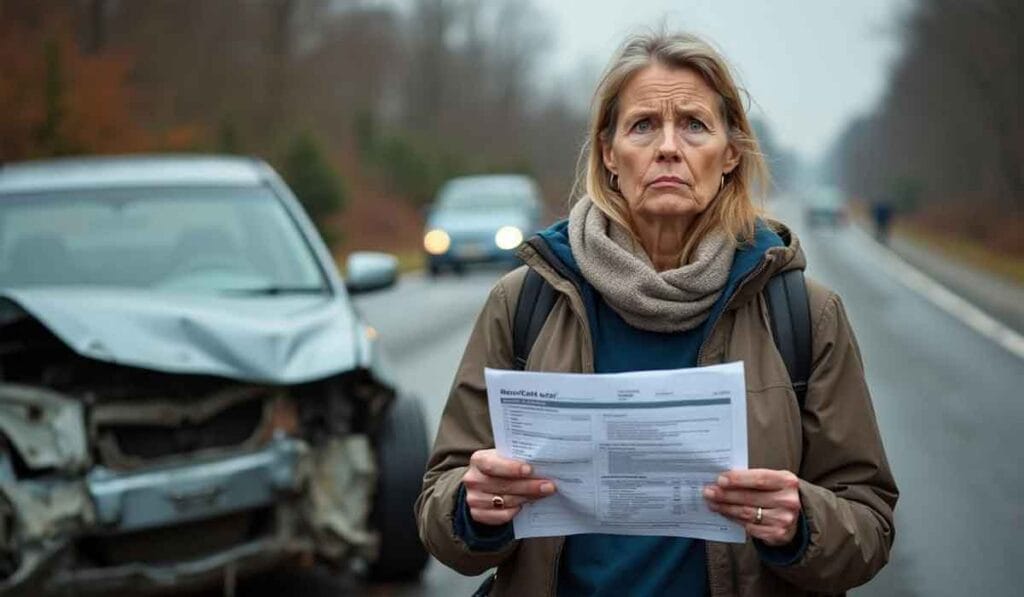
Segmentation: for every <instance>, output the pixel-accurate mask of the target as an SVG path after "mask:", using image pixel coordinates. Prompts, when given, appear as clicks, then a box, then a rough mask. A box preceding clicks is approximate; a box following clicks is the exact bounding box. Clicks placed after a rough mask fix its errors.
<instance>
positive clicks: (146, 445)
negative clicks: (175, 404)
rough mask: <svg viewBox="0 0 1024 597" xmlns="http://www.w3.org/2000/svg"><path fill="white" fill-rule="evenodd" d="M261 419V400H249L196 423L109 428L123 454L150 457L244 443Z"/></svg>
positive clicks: (254, 431)
mask: <svg viewBox="0 0 1024 597" xmlns="http://www.w3.org/2000/svg"><path fill="white" fill-rule="evenodd" d="M262 420H263V403H262V402H260V401H257V400H249V401H247V402H243V403H241V404H236V405H235V406H232V407H230V408H228V409H226V410H224V411H223V412H221V413H219V414H217V415H214V416H213V417H212V418H210V419H208V420H206V421H203V422H202V423H198V424H188V423H184V424H182V425H181V426H179V427H164V426H159V425H125V426H118V427H112V428H110V431H111V433H112V434H113V437H114V440H115V441H116V442H117V446H118V448H120V450H121V452H122V453H123V454H124V455H126V456H135V457H138V458H145V459H151V458H158V457H160V456H167V455H170V454H188V453H190V452H198V451H199V450H207V449H210V448H224V447H228V446H234V445H237V444H241V443H244V442H245V441H246V440H247V439H249V438H250V437H252V435H253V434H254V433H256V430H257V428H258V427H259V425H260V422H261V421H262Z"/></svg>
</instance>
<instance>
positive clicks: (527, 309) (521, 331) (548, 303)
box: [512, 267, 555, 371]
mask: <svg viewBox="0 0 1024 597" xmlns="http://www.w3.org/2000/svg"><path fill="white" fill-rule="evenodd" d="M554 305H555V289H554V288H553V287H552V286H551V284H548V282H547V280H545V279H544V278H543V277H542V276H541V275H540V274H539V273H537V270H535V269H533V268H532V267H531V268H527V270H526V279H525V280H524V281H523V288H522V290H520V291H519V304H518V305H516V315H515V319H514V320H513V322H512V349H513V351H514V353H515V367H516V369H517V370H519V371H522V370H524V369H526V358H527V357H528V356H530V349H531V348H533V344H534V342H536V341H537V336H538V335H539V334H540V329H541V328H542V327H544V322H545V321H546V320H547V318H548V314H549V313H550V312H551V308H552V307H554Z"/></svg>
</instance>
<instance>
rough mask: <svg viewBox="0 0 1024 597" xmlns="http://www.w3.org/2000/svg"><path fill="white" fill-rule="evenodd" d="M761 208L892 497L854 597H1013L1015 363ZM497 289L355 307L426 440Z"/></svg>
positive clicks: (438, 588) (457, 586) (846, 246)
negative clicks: (857, 407) (879, 567)
mask: <svg viewBox="0 0 1024 597" xmlns="http://www.w3.org/2000/svg"><path fill="white" fill-rule="evenodd" d="M773 209H774V210H775V212H776V213H778V214H780V215H781V217H782V219H783V220H785V221H787V222H789V223H791V224H792V225H793V227H794V228H795V229H796V230H797V232H798V234H799V236H800V238H801V241H802V243H803V244H804V247H805V250H806V251H807V254H808V261H809V268H808V273H809V274H810V275H811V276H814V277H815V278H816V279H818V280H820V281H822V282H824V283H825V284H827V285H829V286H831V287H832V288H833V289H835V290H836V291H838V292H839V294H840V295H841V296H842V298H843V301H844V303H845V305H846V308H847V310H848V312H849V315H850V319H851V320H852V322H853V326H854V329H855V331H856V333H857V337H858V341H859V344H860V347H861V351H862V354H863V356H864V360H865V366H866V370H867V376H868V382H869V385H870V388H871V392H872V396H873V397H874V404H875V409H876V411H877V416H878V420H879V424H880V426H881V429H882V435H883V439H884V441H885V445H886V449H887V451H888V455H889V460H890V463H891V465H892V467H893V470H894V471H895V475H896V479H897V482H898V484H899V486H900V489H901V497H900V502H899V505H898V507H897V511H896V524H897V540H896V547H895V550H894V553H893V557H892V560H891V562H890V564H889V565H888V566H887V567H886V568H885V569H884V570H883V571H882V573H881V574H880V575H879V576H878V577H877V578H876V579H874V580H873V581H872V582H870V583H868V584H867V585H865V586H864V587H862V588H860V589H858V590H856V591H854V593H853V594H854V595H856V596H857V597H874V596H886V597H893V596H915V595H921V596H929V597H930V596H944V595H949V596H959V595H1010V594H1019V590H1020V587H1021V586H1024V566H1022V565H1021V562H1022V561H1024V547H1022V541H1021V531H1022V519H1021V508H1020V506H1021V502H1022V500H1021V496H1022V495H1024V482H1022V473H1021V466H1020V463H1019V458H1020V455H1021V454H1024V433H1021V430H1022V429H1024V390H1022V388H1024V361H1022V360H1021V359H1020V358H1019V357H1017V356H1014V355H1013V354H1011V353H1010V352H1007V351H1006V350H1004V349H1003V348H1002V347H1000V346H997V345H996V344H995V343H993V342H992V341H990V340H989V339H987V338H985V337H983V336H981V335H979V334H977V333H976V332H975V331H973V330H972V329H971V328H970V327H968V326H966V325H964V324H963V323H961V322H960V321H958V320H957V319H956V318H954V317H952V316H950V315H949V314H948V313H946V312H944V311H942V310H940V309H938V308H936V307H935V306H933V305H932V304H931V303H930V302H928V301H927V300H925V299H924V298H922V296H921V295H919V294H917V293H916V292H915V291H912V290H910V289H909V288H907V287H905V286H903V285H902V284H901V283H900V281H899V280H898V279H897V278H895V277H894V276H893V274H891V273H890V272H889V270H888V268H887V267H886V263H887V261H886V259H887V258H886V254H885V252H884V251H882V250H881V249H880V248H879V247H877V245H875V244H874V243H873V241H871V240H870V239H869V238H868V237H867V236H866V235H863V234H862V233H859V232H858V231H856V230H854V229H844V230H840V231H836V232H831V231H827V232H818V231H815V232H807V231H805V230H803V228H802V226H801V225H800V222H799V210H797V209H796V208H794V207H793V206H791V205H788V204H785V203H780V204H779V205H777V206H775V207H774V208H773ZM497 276H498V273H495V272H477V273H471V274H469V275H467V276H465V277H463V278H451V277H447V278H442V279H440V280H438V281H431V280H429V279H425V278H423V277H419V276H411V277H407V278H405V279H403V280H402V281H401V283H400V284H399V285H398V286H397V287H396V288H395V289H393V290H389V291H385V292H383V293H380V294H375V295H370V296H367V297H365V298H362V299H360V300H359V304H360V308H361V310H362V311H363V313H364V315H365V316H366V318H367V319H368V320H369V321H370V322H371V323H372V324H373V325H375V326H376V327H377V328H378V329H379V331H380V332H381V337H382V341H383V343H384V346H385V348H386V349H388V350H389V351H390V353H391V354H392V356H393V361H394V365H395V367H396V371H397V373H398V382H399V385H400V386H401V387H403V388H405V389H407V390H409V391H412V392H413V393H415V394H416V395H418V396H420V397H421V399H422V400H423V404H424V405H425V407H426V410H427V414H428V424H429V426H430V431H431V435H433V432H434V430H436V428H437V422H438V420H439V417H440V413H441V410H442V408H443V406H444V401H445V399H446V396H447V393H448V388H449V384H450V382H451V379H452V375H453V373H454V370H455V367H456V365H457V362H458V359H459V356H460V355H461V352H462V348H463V346H464V344H465V342H466V339H467V337H468V335H469V332H470V329H471V326H472V323H473V319H474V317H475V315H476V313H477V311H478V310H479V308H480V306H481V305H482V303H483V301H484V299H485V298H486V295H487V292H488V289H489V288H490V287H491V285H492V284H493V282H494V280H495V279H496V278H497ZM477 582H478V581H477V580H476V579H466V578H463V577H461V576H459V575H457V574H456V573H454V572H451V571H449V570H447V569H445V568H444V567H442V566H440V565H439V564H437V563H436V562H433V563H432V564H431V567H430V569H429V571H428V573H427V574H426V576H425V577H424V579H423V581H422V582H421V583H418V584H409V585H391V586H360V585H358V584H357V583H355V584H350V585H348V587H347V589H348V591H349V592H351V593H355V594H370V595H389V596H392V595H394V596H413V595H424V596H441V595H444V596H448V595H468V594H469V593H470V592H471V590H472V588H473V587H474V586H475V585H476V584H477Z"/></svg>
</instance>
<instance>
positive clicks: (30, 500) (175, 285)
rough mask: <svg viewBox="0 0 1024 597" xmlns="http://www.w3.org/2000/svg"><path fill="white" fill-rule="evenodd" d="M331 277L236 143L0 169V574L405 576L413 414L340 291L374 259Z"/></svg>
mask: <svg viewBox="0 0 1024 597" xmlns="http://www.w3.org/2000/svg"><path fill="white" fill-rule="evenodd" d="M347 272H348V275H347V278H346V279H345V280H342V279H341V278H340V276H339V275H338V273H337V271H336V268H335V265H334V262H333V260H332V258H331V256H330V254H329V252H328V250H327V248H326V247H325V246H324V244H323V242H322V240H321V238H320V237H319V236H318V234H317V232H316V230H315V228H314V227H313V225H312V223H311V222H310V221H309V219H308V217H307V216H306V214H305V212H304V211H303V210H302V208H301V207H300V206H299V203H298V202H297V201H296V199H295V198H294V196H293V195H292V194H291V192H290V191H289V190H288V188H287V187H286V186H285V184H284V183H283V182H282V180H281V179H280V178H279V177H278V176H277V175H276V174H275V173H274V172H273V170H272V169H271V168H270V167H269V166H267V165H266V164H264V163H262V162H260V161H257V160H252V159H247V158H234V157H218V156H196V157H182V156H149V157H135V158H82V159H69V160H52V161H39V162H25V163H21V164H9V165H5V166H3V167H2V168H0V593H4V594H29V595H40V594H61V595H63V594H76V595H77V594H90V593H97V594H120V593H121V592H123V591H125V590H126V589H129V588H130V589H131V590H132V591H136V592H138V591H142V592H145V591H147V590H154V591H157V590H164V589H168V588H171V587H173V588H179V587H190V588H198V587H203V586H208V585H211V584H215V583H218V582H221V581H223V582H228V581H226V580H224V579H227V578H229V577H234V576H235V575H240V574H247V573H250V572H253V571H257V570H262V569H268V568H271V567H277V566H282V565H288V564H290V563H300V562H302V563H310V562H322V563H324V564H326V565H328V566H330V567H332V568H345V567H346V566H347V565H351V564H356V563H358V562H364V563H366V564H368V565H369V568H370V570H371V571H372V572H373V573H374V574H376V575H377V576H380V577H410V576H415V575H417V574H418V573H419V572H420V571H421V569H422V568H423V566H424V565H425V564H426V561H427V557H426V553H425V552H424V551H423V549H422V547H421V546H420V544H419V541H418V539H417V536H416V528H415V522H414V519H413V516H412V507H413V502H414V500H415V497H416V495H417V493H418V491H419V485H420V481H421V478H422V474H423V466H424V463H425V461H426V457H427V449H428V446H427V440H426V434H425V429H424V426H423V419H422V415H421V412H420V407H419V404H418V403H417V402H416V401H414V400H412V399H410V398H407V397H402V396H398V395H397V394H396V391H395V389H394V387H393V385H392V382H391V381H390V377H389V375H388V373H387V371H386V370H385V369H383V368H382V366H381V355H380V353H379V347H378V345H377V342H376V340H375V338H376V332H375V331H374V330H373V329H372V328H370V327H369V326H367V325H366V324H365V323H363V322H362V321H361V320H360V318H359V317H358V315H357V313H356V312H355V310H354V309H353V307H352V304H351V301H350V298H349V294H350V293H355V292H365V291H369V290H373V289H376V288H381V287H385V286H388V285H390V284H392V283H393V282H394V280H395V275H396V274H395V272H396V264H395V259H394V258H393V257H391V256H389V255H386V254H380V253H376V254H374V253H357V254H353V255H352V256H351V257H350V258H349V261H348V264H347Z"/></svg>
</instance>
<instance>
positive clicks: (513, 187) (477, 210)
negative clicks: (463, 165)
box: [423, 174, 541, 276]
mask: <svg viewBox="0 0 1024 597" xmlns="http://www.w3.org/2000/svg"><path fill="white" fill-rule="evenodd" d="M540 218H541V199H540V191H539V189H538V188H537V184H536V183H535V182H534V181H533V180H532V179H531V178H529V177H527V176H522V175H514V174H492V175H480V176H465V177H461V178H454V179H452V180H449V181H448V182H447V183H445V185H444V186H443V187H441V190H440V191H439V192H438V194H437V200H436V201H435V203H434V205H433V206H432V207H431V209H430V214H429V216H428V217H427V225H426V230H425V231H424V234H423V248H424V250H425V251H426V253H427V267H428V269H429V271H430V273H431V274H432V275H435V276H436V275H437V274H439V273H441V271H442V270H444V269H451V270H453V271H455V272H457V273H461V272H462V271H463V269H464V267H465V266H466V265H467V264H471V263H502V264H509V265H511V264H515V263H516V259H517V258H516V256H515V252H514V250H515V248H516V247H517V246H519V244H520V243H521V242H522V241H523V239H524V238H526V237H528V236H529V235H531V234H533V233H534V232H535V231H536V230H537V229H538V228H539V224H540Z"/></svg>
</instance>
